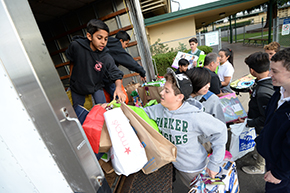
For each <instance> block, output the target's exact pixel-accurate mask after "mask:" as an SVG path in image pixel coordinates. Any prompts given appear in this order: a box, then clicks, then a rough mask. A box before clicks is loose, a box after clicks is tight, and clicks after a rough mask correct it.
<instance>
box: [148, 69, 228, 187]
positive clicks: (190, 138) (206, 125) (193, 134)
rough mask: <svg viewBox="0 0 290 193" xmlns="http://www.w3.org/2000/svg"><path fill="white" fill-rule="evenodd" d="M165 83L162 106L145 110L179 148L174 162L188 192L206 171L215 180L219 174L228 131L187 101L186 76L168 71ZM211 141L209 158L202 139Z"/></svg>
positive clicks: (195, 102)
mask: <svg viewBox="0 0 290 193" xmlns="http://www.w3.org/2000/svg"><path fill="white" fill-rule="evenodd" d="M165 79H166V83H165V85H164V89H163V90H162V91H161V92H160V95H161V102H160V104H157V105H154V106H150V107H146V108H144V110H145V112H146V113H147V115H148V116H149V117H150V118H151V119H153V120H155V122H156V123H157V125H158V127H159V130H160V132H161V134H162V135H163V136H164V137H165V138H166V139H168V140H169V141H170V142H171V143H173V144H174V145H176V147H177V158H176V162H173V165H174V167H175V168H176V170H177V173H178V174H179V175H180V178H181V180H182V182H183V183H184V184H185V185H186V186H187V187H188V188H189V184H190V182H191V180H192V179H193V178H194V177H195V176H197V175H198V174H199V173H200V172H201V171H202V170H203V169H205V168H206V172H207V173H208V174H209V175H210V176H211V177H212V178H214V177H215V176H216V174H217V173H218V172H219V171H220V166H221V163H222V161H223V158H224V156H225V144H226V142H227V129H226V126H225V124H224V123H223V122H221V121H219V120H218V119H216V118H214V117H213V116H211V115H210V114H208V113H205V112H203V106H202V105H201V103H200V102H198V101H193V102H192V103H191V104H190V103H188V102H187V101H186V99H188V97H189V96H190V94H191V93H192V84H191V81H190V79H189V78H188V77H187V76H186V75H185V74H177V75H176V74H175V73H174V71H173V70H172V69H168V72H167V74H166V75H165ZM201 135H203V136H207V137H210V141H211V143H212V148H213V154H212V155H211V156H210V157H209V159H208V158H207V152H206V150H205V148H204V147H203V146H202V144H200V143H199V142H198V137H199V136H201Z"/></svg>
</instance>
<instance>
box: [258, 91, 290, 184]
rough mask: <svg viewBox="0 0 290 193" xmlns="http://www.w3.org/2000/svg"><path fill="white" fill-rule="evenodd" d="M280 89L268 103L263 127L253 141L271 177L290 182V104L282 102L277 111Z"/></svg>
mask: <svg viewBox="0 0 290 193" xmlns="http://www.w3.org/2000/svg"><path fill="white" fill-rule="evenodd" d="M280 96H281V94H280V89H279V88H275V93H274V94H273V96H272V98H271V99H270V101H269V104H268V106H267V110H266V121H265V126H264V128H263V129H262V131H261V133H260V135H259V136H258V137H257V138H256V139H255V141H256V143H257V144H256V147H257V150H258V152H259V154H261V155H262V156H263V157H264V158H265V160H266V163H269V165H270V166H271V168H270V170H271V173H272V175H273V176H274V177H275V178H277V179H280V180H290V102H287V101H286V102H284V103H283V104H282V105H281V106H280V107H279V108H278V109H277V106H278V101H279V100H280Z"/></svg>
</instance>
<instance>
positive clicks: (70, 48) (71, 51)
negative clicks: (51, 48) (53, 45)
mask: <svg viewBox="0 0 290 193" xmlns="http://www.w3.org/2000/svg"><path fill="white" fill-rule="evenodd" d="M75 44H77V43H76V42H75V41H72V42H71V44H70V45H69V46H68V48H67V49H66V51H65V55H66V57H67V59H68V60H69V61H71V62H73V61H74V52H75V46H76V45H75Z"/></svg>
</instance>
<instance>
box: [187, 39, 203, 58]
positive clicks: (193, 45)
mask: <svg viewBox="0 0 290 193" xmlns="http://www.w3.org/2000/svg"><path fill="white" fill-rule="evenodd" d="M188 42H189V46H190V48H191V50H190V51H189V52H188V54H192V55H196V56H198V57H199V55H204V52H203V51H201V50H200V49H198V48H197V46H198V41H197V39H196V38H190V39H189V40H188Z"/></svg>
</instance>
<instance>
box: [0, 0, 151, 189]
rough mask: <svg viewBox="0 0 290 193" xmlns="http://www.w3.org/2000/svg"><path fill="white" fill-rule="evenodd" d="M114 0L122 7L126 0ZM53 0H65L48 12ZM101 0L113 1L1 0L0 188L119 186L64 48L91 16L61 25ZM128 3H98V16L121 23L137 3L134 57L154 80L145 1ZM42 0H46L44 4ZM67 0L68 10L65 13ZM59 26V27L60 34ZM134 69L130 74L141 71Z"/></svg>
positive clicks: (105, 187) (148, 76)
mask: <svg viewBox="0 0 290 193" xmlns="http://www.w3.org/2000/svg"><path fill="white" fill-rule="evenodd" d="M110 2H112V5H114V6H115V8H117V7H118V6H117V5H120V6H121V3H123V2H124V3H125V1H120V0H116V1H110ZM53 3H54V4H55V5H58V7H57V6H54V9H53V10H51V11H50V12H49V5H50V4H53ZM69 3H71V4H81V5H85V6H83V7H81V8H80V7H78V6H80V5H78V6H73V5H68V4H69ZM96 3H97V4H98V3H99V6H101V5H102V6H105V7H106V6H108V1H91V0H84V1H78V3H76V2H71V1H65V0H59V1H47V0H42V1H34V0H30V1H27V0H0V29H1V30H0V89H1V95H0V101H1V102H0V104H1V113H0V117H1V119H0V124H1V126H0V131H1V132H0V152H1V158H0V192H5V193H10V192H12V193H14V192H61V193H64V192H88V193H91V192H100V193H103V192H111V191H112V188H111V187H109V186H108V183H107V180H106V178H105V175H104V173H103V171H102V168H101V167H100V165H99V162H98V160H97V159H96V157H95V154H94V152H93V150H92V148H91V146H90V144H89V141H88V139H87V137H86V135H85V133H84V131H83V129H82V126H81V124H80V122H79V120H78V119H77V116H76V114H75V112H74V110H73V108H72V105H71V103H70V101H69V99H68V97H67V95H66V90H65V88H66V84H67V79H68V77H67V76H68V75H69V68H68V66H67V65H68V61H67V59H66V58H65V55H64V51H65V49H66V46H68V44H69V41H70V40H71V39H72V35H75V34H76V33H79V32H80V33H83V35H84V33H85V24H83V23H85V22H80V23H81V25H80V24H79V25H78V26H77V27H76V28H74V29H68V28H67V29H66V32H65V33H63V32H62V31H61V30H60V27H59V25H58V24H59V23H62V22H64V20H65V19H67V18H68V17H70V18H71V20H67V25H66V27H67V26H69V24H73V23H74V22H73V21H72V20H73V19H72V18H73V14H75V13H78V14H77V15H78V16H79V13H81V12H85V13H84V15H85V16H89V15H88V14H86V13H87V10H91V9H92V10H95V8H96ZM105 3H107V4H105ZM126 3H127V5H129V6H130V7H129V8H128V7H125V8H121V11H120V10H115V11H113V13H110V14H107V15H106V13H102V11H103V12H106V11H104V10H99V12H98V14H100V17H99V18H100V19H102V20H104V21H107V22H108V23H109V24H110V22H112V18H114V20H118V22H119V23H121V22H120V21H121V20H122V18H123V20H122V21H123V22H125V20H124V17H125V16H126V15H127V14H128V9H129V10H130V12H131V13H130V14H131V18H132V22H133V24H132V25H134V40H135V41H134V43H132V45H131V46H136V45H137V47H138V50H139V53H140V56H136V57H135V58H137V59H139V60H140V62H141V63H143V67H144V68H145V70H146V71H147V80H152V79H153V78H154V77H155V73H154V69H153V66H152V60H151V56H150V50H149V46H148V43H147V40H146V34H145V31H144V27H142V18H140V16H141V15H142V13H141V12H140V6H139V5H138V1H135V0H128V1H126ZM41 4H45V6H43V7H42V9H37V8H36V7H37V6H42V5H41ZM104 4H105V5H104ZM65 5H67V7H69V8H68V9H67V10H69V11H68V13H66V14H64V15H62V17H60V15H61V14H63V12H61V9H65ZM70 6H71V7H70ZM138 6H139V7H138ZM34 8H35V9H34ZM45 8H46V9H47V10H45ZM72 9H73V10H72ZM67 10H66V11H67ZM37 11H38V12H37ZM48 13H50V14H51V13H55V15H54V16H53V19H51V20H48V19H47V18H52V16H51V15H49V14H48ZM93 13H95V12H94V11H93ZM101 14H105V16H103V17H102V16H101ZM118 14H119V15H118ZM140 14H141V15H140ZM113 15H114V16H113ZM124 15H125V16H124ZM116 16H118V17H117V18H116ZM119 16H120V17H119ZM120 18H121V19H120ZM78 19H79V20H82V18H80V17H78ZM90 19H91V18H90ZM110 19H111V20H110ZM109 20H110V21H109ZM42 21H43V22H42ZM83 21H85V20H84V19H83ZM56 22H58V23H56ZM126 22H127V21H126ZM127 23H128V22H127ZM49 24H50V25H49ZM130 26H131V25H130ZM53 27H55V28H53ZM63 27H64V26H63ZM109 27H110V26H109ZM48 28H50V31H49V30H48ZM129 28H130V30H132V26H131V27H127V28H126V29H127V30H128V29H129ZM120 29H124V27H122V26H119V27H118V28H117V29H116V30H115V31H113V32H111V34H110V35H113V34H114V33H116V32H117V31H118V30H120ZM55 30H59V31H60V32H59V33H58V34H56V33H55V32H56V31H55ZM53 31H54V32H53ZM49 32H51V33H50V35H47V34H48V33H49ZM137 47H136V50H137ZM54 48H55V49H54ZM145 64H146V65H145ZM127 74H129V75H127V77H128V78H132V77H133V78H134V76H136V74H134V73H133V75H130V74H132V73H130V72H129V73H127ZM65 76H66V77H65ZM61 77H64V78H63V79H62V78H61Z"/></svg>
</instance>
